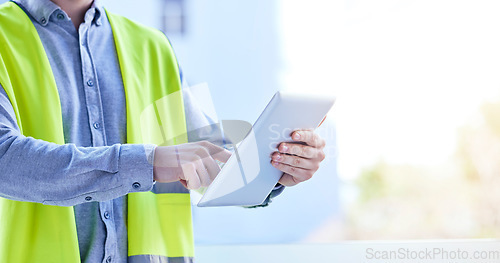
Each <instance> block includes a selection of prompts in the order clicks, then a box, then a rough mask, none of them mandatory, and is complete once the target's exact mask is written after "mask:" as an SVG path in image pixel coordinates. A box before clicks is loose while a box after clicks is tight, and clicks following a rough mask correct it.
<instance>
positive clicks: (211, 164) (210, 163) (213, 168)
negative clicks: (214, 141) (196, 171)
mask: <svg viewBox="0 0 500 263" xmlns="http://www.w3.org/2000/svg"><path fill="white" fill-rule="evenodd" d="M202 161H203V164H204V165H205V168H207V171H208V175H209V176H210V182H212V181H213V180H214V179H215V177H216V176H217V174H219V172H220V167H219V165H218V164H217V163H216V162H215V160H214V159H212V157H206V158H203V159H202Z"/></svg>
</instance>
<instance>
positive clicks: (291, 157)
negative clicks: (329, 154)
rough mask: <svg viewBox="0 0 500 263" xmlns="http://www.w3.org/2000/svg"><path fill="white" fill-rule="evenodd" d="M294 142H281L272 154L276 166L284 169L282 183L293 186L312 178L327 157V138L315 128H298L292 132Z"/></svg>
mask: <svg viewBox="0 0 500 263" xmlns="http://www.w3.org/2000/svg"><path fill="white" fill-rule="evenodd" d="M292 139H293V140H294V142H283V143H281V144H279V146H278V151H277V152H274V153H273V154H272V156H271V159H272V161H271V163H272V164H273V166H274V167H276V168H278V169H279V170H281V171H283V172H284V174H283V176H282V177H281V179H280V181H279V182H280V183H281V184H282V185H284V186H293V185H296V184H298V183H301V182H304V181H307V180H309V179H311V178H312V176H313V175H314V173H315V172H316V171H317V170H318V169H319V164H320V163H321V162H322V161H323V160H324V159H325V153H324V152H323V149H324V148H325V140H323V139H322V138H321V137H319V136H318V135H317V134H316V133H314V131H313V130H297V131H294V132H293V133H292Z"/></svg>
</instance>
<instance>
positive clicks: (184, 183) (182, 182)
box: [179, 179, 188, 188]
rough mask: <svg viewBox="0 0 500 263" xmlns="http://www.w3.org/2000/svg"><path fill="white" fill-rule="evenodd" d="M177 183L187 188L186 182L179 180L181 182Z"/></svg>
mask: <svg viewBox="0 0 500 263" xmlns="http://www.w3.org/2000/svg"><path fill="white" fill-rule="evenodd" d="M179 182H181V184H182V185H184V187H186V188H188V185H187V182H186V180H182V179H181V180H179Z"/></svg>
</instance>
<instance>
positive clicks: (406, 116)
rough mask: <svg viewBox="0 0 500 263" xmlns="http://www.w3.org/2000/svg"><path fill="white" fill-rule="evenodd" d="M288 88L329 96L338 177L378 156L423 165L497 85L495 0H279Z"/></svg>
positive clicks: (499, 8)
mask: <svg viewBox="0 0 500 263" xmlns="http://www.w3.org/2000/svg"><path fill="white" fill-rule="evenodd" d="M280 5H281V10H282V14H281V21H282V24H281V27H282V32H283V41H284V43H283V44H284V47H285V50H284V51H283V52H284V54H283V55H284V58H285V59H286V65H287V70H286V72H284V74H283V75H282V80H283V82H284V83H285V86H286V87H288V88H289V89H292V90H304V89H307V90H314V91H315V92H319V93H331V94H335V95H336V96H337V104H336V106H335V107H334V111H333V112H332V113H333V114H332V115H333V116H332V118H333V119H334V120H335V122H336V125H337V129H338V138H337V140H338V144H339V149H340V157H339V169H340V176H341V177H342V178H352V177H354V176H355V175H356V174H357V173H358V172H359V170H360V168H362V167H363V166H367V165H370V164H371V163H373V162H375V161H377V160H379V159H380V158H384V159H386V160H388V161H391V162H398V163H418V164H433V163H439V162H441V161H444V160H446V159H447V158H448V157H449V156H450V155H451V154H452V152H453V151H454V147H455V140H456V137H455V132H456V128H457V127H459V126H461V125H463V124H464V123H465V122H466V121H467V120H468V119H470V118H471V117H472V116H474V113H475V112H477V109H478V106H479V105H480V103H481V102H482V101H484V100H485V99H493V98H496V97H497V96H498V95H499V91H500V89H499V88H500V78H499V76H500V33H499V32H500V16H499V15H498V14H499V13H500V1H496V0H490V1H487V0H484V1H483V0H479V1H478V0H474V1H472V0H470V1H457V0H419V1H409V0H401V1H398V0H377V1H373V0H343V1H326V0H310V1H295V0H293V1H291V0H281V2H280Z"/></svg>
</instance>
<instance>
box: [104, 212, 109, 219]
mask: <svg viewBox="0 0 500 263" xmlns="http://www.w3.org/2000/svg"><path fill="white" fill-rule="evenodd" d="M104 218H106V219H109V218H110V216H109V213H108V211H106V212H104Z"/></svg>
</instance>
